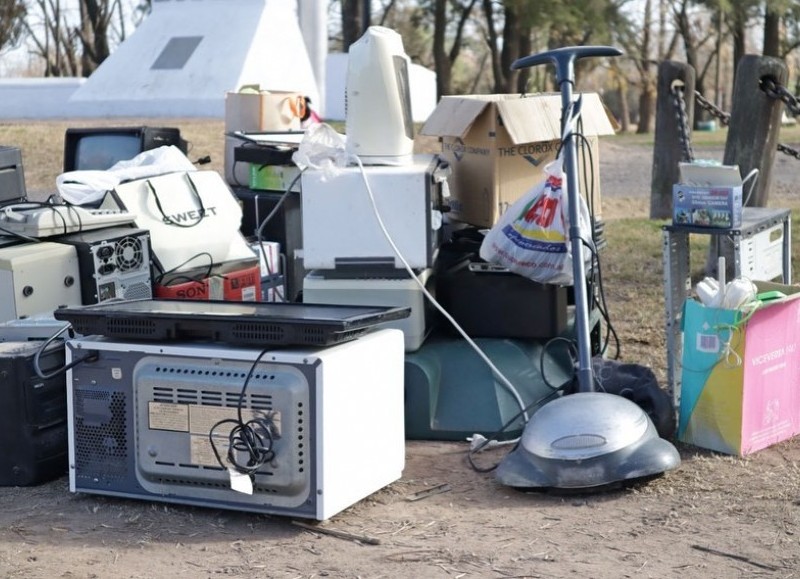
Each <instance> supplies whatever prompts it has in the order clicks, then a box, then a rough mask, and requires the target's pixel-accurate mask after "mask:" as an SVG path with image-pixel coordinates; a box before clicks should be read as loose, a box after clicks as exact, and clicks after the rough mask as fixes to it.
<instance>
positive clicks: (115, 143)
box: [64, 127, 186, 172]
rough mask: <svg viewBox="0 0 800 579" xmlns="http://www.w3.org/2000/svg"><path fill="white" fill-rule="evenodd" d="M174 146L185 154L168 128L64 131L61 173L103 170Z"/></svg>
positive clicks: (178, 135)
mask: <svg viewBox="0 0 800 579" xmlns="http://www.w3.org/2000/svg"><path fill="white" fill-rule="evenodd" d="M165 145H175V146H176V147H178V148H179V149H180V150H181V151H183V152H184V153H185V152H186V141H185V140H183V139H182V138H181V133H180V130H178V129H176V128H171V127H89V128H76V129H67V132H66V135H65V136H64V172H67V171H78V170H101V171H103V170H105V169H108V168H110V167H111V166H112V165H114V164H115V163H117V162H118V161H126V160H129V159H132V158H134V157H135V156H136V155H138V154H139V153H141V152H143V151H148V150H150V149H155V148H157V147H162V146H165Z"/></svg>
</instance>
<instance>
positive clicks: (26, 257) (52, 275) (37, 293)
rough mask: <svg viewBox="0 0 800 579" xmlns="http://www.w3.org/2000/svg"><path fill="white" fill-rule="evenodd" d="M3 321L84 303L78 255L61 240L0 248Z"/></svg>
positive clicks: (0, 303)
mask: <svg viewBox="0 0 800 579" xmlns="http://www.w3.org/2000/svg"><path fill="white" fill-rule="evenodd" d="M0 295H1V296H3V299H2V300H0V322H4V321H8V320H13V319H16V318H21V317H25V316H31V315H36V314H46V313H52V312H53V311H54V310H55V309H56V308H58V307H59V306H61V305H70V306H76V305H80V304H81V284H80V272H79V270H78V254H77V252H76V250H75V248H74V247H71V246H69V245H62V244H59V243H51V242H42V243H26V244H24V245H16V246H13V247H3V248H1V249H0Z"/></svg>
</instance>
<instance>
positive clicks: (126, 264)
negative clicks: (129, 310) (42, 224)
mask: <svg viewBox="0 0 800 579" xmlns="http://www.w3.org/2000/svg"><path fill="white" fill-rule="evenodd" d="M54 241H55V242H57V243H64V244H68V245H72V246H73V247H75V249H76V250H77V253H78V268H79V270H80V276H81V300H82V301H83V304H84V305H86V304H96V303H100V302H104V301H106V300H113V299H124V300H134V299H149V298H151V297H153V284H152V278H151V270H150V265H151V264H150V234H149V232H147V231H146V230H144V229H133V228H130V227H112V228H107V229H97V230H94V231H83V232H81V233H73V234H70V235H64V236H62V237H58V238H56V239H55V240H54Z"/></svg>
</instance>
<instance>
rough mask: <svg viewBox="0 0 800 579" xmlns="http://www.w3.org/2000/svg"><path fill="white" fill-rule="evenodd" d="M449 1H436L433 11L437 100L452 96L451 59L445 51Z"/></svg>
mask: <svg viewBox="0 0 800 579" xmlns="http://www.w3.org/2000/svg"><path fill="white" fill-rule="evenodd" d="M446 28H447V0H436V1H435V3H434V9H433V63H434V68H435V69H436V98H437V100H438V99H440V98H442V96H444V95H446V94H450V92H451V91H450V59H449V58H448V57H447V51H446V50H445V32H446Z"/></svg>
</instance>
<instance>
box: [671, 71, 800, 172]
mask: <svg viewBox="0 0 800 579" xmlns="http://www.w3.org/2000/svg"><path fill="white" fill-rule="evenodd" d="M759 86H760V87H761V90H763V91H764V92H765V93H766V94H767V96H769V97H771V98H774V99H777V100H779V101H782V102H783V104H784V105H786V108H787V109H789V110H790V111H791V112H792V114H793V115H800V99H798V98H797V97H796V96H794V95H793V94H792V93H790V92H789V90H788V89H787V88H786V87H785V86H783V85H781V84H779V83H777V82H775V80H773V79H771V78H762V79H761V81H760V82H759ZM674 93H675V87H674V86H673V94H674ZM694 98H695V102H696V103H697V105H698V106H699V107H700V108H702V109H703V110H705V111H706V112H708V113H709V114H710V115H711V116H712V117H715V118H716V119H718V120H719V122H720V124H722V125H724V126H728V124H729V123H730V122H731V114H730V113H727V112H725V111H723V110H722V109H721V108H719V107H718V106H716V105H714V104H713V103H712V102H711V101H709V100H708V99H707V98H705V97H704V96H703V95H702V94H700V92H699V91H694ZM681 138H683V136H682V135H681ZM777 149H778V151H779V152H781V153H783V154H785V155H789V156H790V157H794V158H795V159H797V160H799V161H800V150H798V149H795V148H794V147H790V146H789V145H785V144H783V143H778V147H777Z"/></svg>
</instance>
